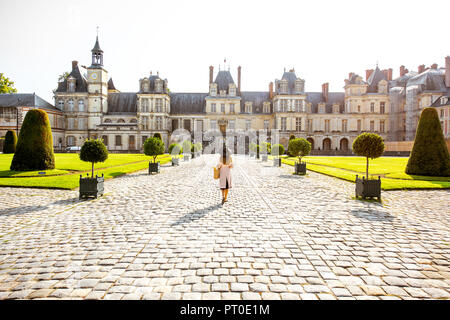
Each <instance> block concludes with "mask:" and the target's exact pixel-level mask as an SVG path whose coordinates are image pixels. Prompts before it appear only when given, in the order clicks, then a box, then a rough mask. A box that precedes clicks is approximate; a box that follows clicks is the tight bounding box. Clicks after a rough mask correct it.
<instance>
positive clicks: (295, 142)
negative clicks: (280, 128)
mask: <svg viewBox="0 0 450 320" xmlns="http://www.w3.org/2000/svg"><path fill="white" fill-rule="evenodd" d="M288 152H289V154H291V155H292V156H293V157H298V161H299V162H300V163H301V162H302V157H304V156H307V155H308V154H309V153H310V152H311V143H310V142H309V141H308V140H306V139H303V138H298V139H292V140H290V141H289V145H288Z"/></svg>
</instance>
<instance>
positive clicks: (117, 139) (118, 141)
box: [66, 135, 148, 149]
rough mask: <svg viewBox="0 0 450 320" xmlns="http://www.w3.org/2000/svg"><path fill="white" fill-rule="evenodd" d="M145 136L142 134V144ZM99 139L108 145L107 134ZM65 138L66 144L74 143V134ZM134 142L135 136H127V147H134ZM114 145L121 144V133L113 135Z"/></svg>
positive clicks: (72, 144)
mask: <svg viewBox="0 0 450 320" xmlns="http://www.w3.org/2000/svg"><path fill="white" fill-rule="evenodd" d="M93 138H94V139H95V138H96V136H94V137H93ZM147 138H148V136H142V144H144V142H145V140H147ZM101 139H102V141H103V143H104V144H105V145H106V146H108V145H109V139H108V136H107V135H102V136H101ZM66 140H67V145H68V146H69V147H70V146H74V145H76V138H75V137H74V136H67V137H66ZM135 142H136V138H135V136H133V135H131V136H128V145H129V149H135V146H136V144H135ZM114 145H115V146H116V147H119V146H122V136H121V135H116V136H114Z"/></svg>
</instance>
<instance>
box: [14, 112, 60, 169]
mask: <svg viewBox="0 0 450 320" xmlns="http://www.w3.org/2000/svg"><path fill="white" fill-rule="evenodd" d="M54 168H55V155H54V154H53V138H52V129H51V127H50V121H49V120H48V115H47V113H46V112H45V111H44V110H39V109H32V110H30V111H28V112H27V115H26V116H25V119H24V120H23V123H22V128H21V129H20V133H19V139H18V141H17V147H16V153H15V154H14V157H13V160H12V162H11V170H14V171H33V170H47V169H54Z"/></svg>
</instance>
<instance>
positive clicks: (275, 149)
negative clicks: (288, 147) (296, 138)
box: [271, 144, 284, 157]
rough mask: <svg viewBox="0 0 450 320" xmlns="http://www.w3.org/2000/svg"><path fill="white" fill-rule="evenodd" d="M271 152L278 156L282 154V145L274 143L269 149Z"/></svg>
mask: <svg viewBox="0 0 450 320" xmlns="http://www.w3.org/2000/svg"><path fill="white" fill-rule="evenodd" d="M271 154H272V156H274V157H278V156H281V155H283V154H284V146H283V145H282V144H274V145H273V146H272V149H271Z"/></svg>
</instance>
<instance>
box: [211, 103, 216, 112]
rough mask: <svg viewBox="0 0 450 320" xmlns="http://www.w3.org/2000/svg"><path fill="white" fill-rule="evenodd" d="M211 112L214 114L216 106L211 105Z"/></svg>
mask: <svg viewBox="0 0 450 320" xmlns="http://www.w3.org/2000/svg"><path fill="white" fill-rule="evenodd" d="M211 112H216V104H215V103H211Z"/></svg>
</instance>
